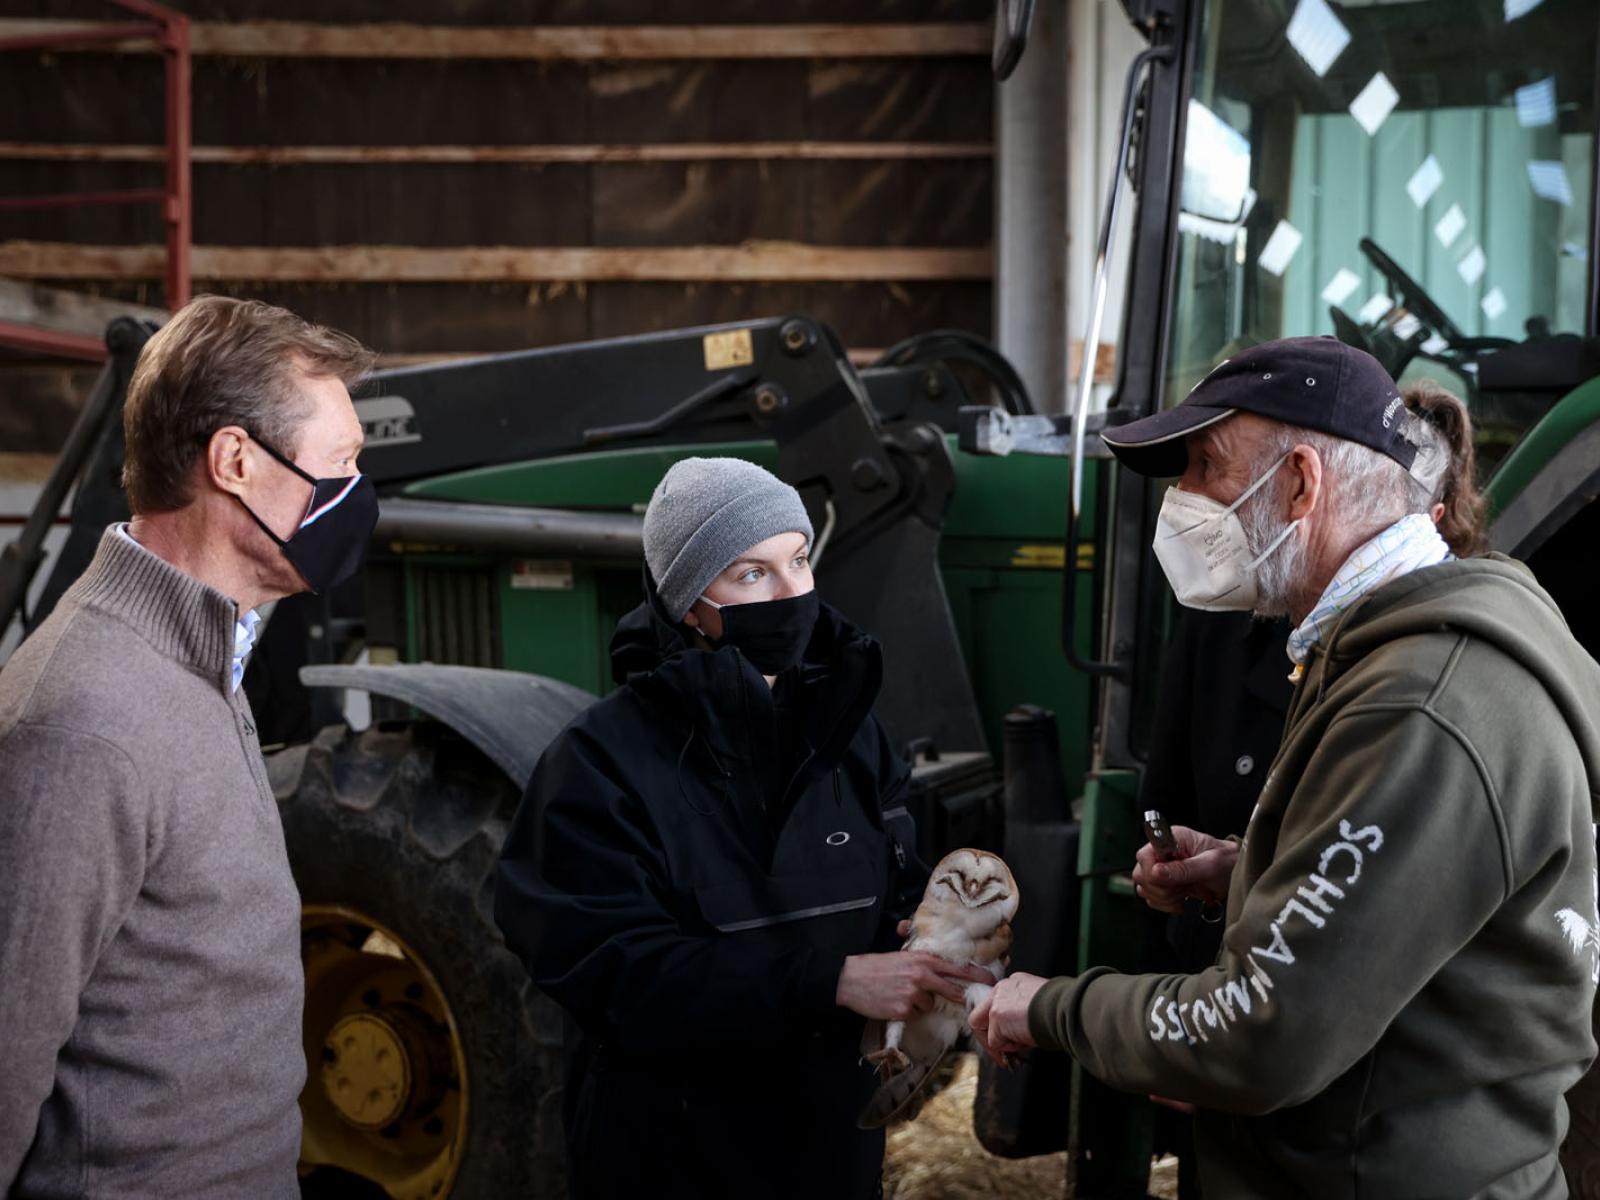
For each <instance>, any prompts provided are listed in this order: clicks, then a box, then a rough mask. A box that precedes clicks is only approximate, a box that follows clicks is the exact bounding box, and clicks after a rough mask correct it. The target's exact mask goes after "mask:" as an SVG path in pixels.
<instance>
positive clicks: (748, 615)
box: [700, 588, 818, 675]
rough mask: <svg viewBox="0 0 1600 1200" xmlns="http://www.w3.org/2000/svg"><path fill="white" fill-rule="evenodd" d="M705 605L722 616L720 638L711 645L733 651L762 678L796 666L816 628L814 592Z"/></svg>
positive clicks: (707, 601) (713, 602)
mask: <svg viewBox="0 0 1600 1200" xmlns="http://www.w3.org/2000/svg"><path fill="white" fill-rule="evenodd" d="M700 599H702V600H705V599H706V598H705V597H704V596H701V597H700ZM706 603H707V604H709V605H711V607H712V608H715V609H717V611H719V612H720V613H721V614H722V636H721V637H720V638H718V639H717V641H716V643H715V644H716V645H717V646H734V647H736V648H737V649H738V651H739V653H741V654H743V655H744V656H745V657H746V658H748V659H749V660H750V665H751V666H753V667H755V669H756V670H758V671H760V672H761V673H762V674H763V675H778V674H781V673H782V672H784V671H787V670H788V669H789V668H790V667H792V666H794V665H795V664H796V663H797V662H799V661H800V656H801V655H802V654H804V653H805V652H806V645H807V644H808V643H809V642H810V641H811V632H812V630H813V629H815V628H816V624H817V604H818V600H817V593H816V589H815V588H813V589H812V590H811V591H809V592H806V593H804V594H803V595H799V596H787V597H785V598H784V599H782V600H760V601H757V602H756V603H754V604H717V603H716V602H715V601H714V600H706Z"/></svg>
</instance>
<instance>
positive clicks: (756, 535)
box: [495, 458, 992, 1200]
mask: <svg viewBox="0 0 1600 1200" xmlns="http://www.w3.org/2000/svg"><path fill="white" fill-rule="evenodd" d="M811 540H812V530H811V523H810V521H809V519H808V518H807V516H806V511H805V507H804V505H802V504H801V502H800V497H799V494H798V493H797V492H795V490H794V489H793V488H791V487H789V486H788V485H787V484H785V483H783V482H782V481H780V480H778V479H777V478H776V477H774V476H773V475H771V474H770V473H768V472H767V471H765V470H763V469H762V468H760V467H758V466H755V465H753V464H751V463H746V462H741V461H739V460H737V459H698V458H692V459H686V460H684V461H682V462H680V463H678V464H676V465H675V466H674V467H673V468H672V469H671V470H670V471H668V472H667V475H666V477H665V478H664V479H663V480H662V481H661V484H660V486H659V487H657V489H656V492H655V495H654V496H653V497H652V498H651V501H650V505H649V508H648V509H647V511H646V513H645V524H644V542H645V559H646V562H647V564H648V566H649V573H648V575H647V577H646V588H645V590H646V595H645V600H644V603H643V604H641V605H640V606H639V608H637V609H635V610H634V611H633V612H632V613H630V614H629V615H628V616H627V617H625V618H624V619H623V621H622V622H621V624H620V625H619V626H618V628H617V634H616V637H615V638H614V639H613V641H612V663H613V672H614V675H615V677H616V680H617V682H618V683H619V684H620V685H621V686H620V687H618V689H617V690H616V691H614V692H613V693H612V694H611V695H610V696H608V697H606V698H605V699H604V700H601V701H600V702H599V703H597V704H595V705H594V706H593V707H591V708H590V709H588V710H587V711H586V712H584V713H583V714H581V715H580V716H578V717H577V718H576V719H575V720H574V721H573V723H572V724H571V725H570V726H569V727H568V728H567V730H566V731H565V732H564V733H562V734H561V735H560V736H559V737H558V738H557V739H556V740H555V741H554V742H552V743H551V745H550V747H549V749H548V750H546V752H545V754H544V756H543V758H542V759H541V760H540V762H539V765H538V767H537V769H536V770H535V771H534V774H533V777H532V779H531V780H530V782H529V785H528V793H527V796H526V798H525V799H524V801H523V805H522V808H521V811H520V812H519V813H518V815H517V818H516V821H515V822H514V824H513V826H512V829H511V832H510V834H509V836H508V837H507V839H506V843H505V849H504V852H503V855H502V858H501V862H500V868H499V872H498V876H497V887H496V895H495V917H496V920H497V921H498V923H499V924H500V927H501V929H502V930H503V931H504V933H505V936H506V941H507V943H508V944H509V945H510V946H511V947H512V949H513V950H515V951H516V952H517V954H518V955H519V956H520V957H521V958H522V960H523V962H524V963H525V964H526V966H527V968H528V973H529V975H530V977H531V978H532V980H533V982H534V983H535V984H536V985H537V986H538V987H539V988H541V989H542V990H543V991H544V992H546V993H547V994H548V995H550V996H551V997H553V998H554V999H555V1000H556V1001H557V1002H558V1003H560V1004H561V1005H562V1007H563V1008H564V1009H565V1010H566V1012H567V1015H568V1018H569V1020H568V1026H567V1042H566V1058H567V1070H566V1095H565V1098H564V1116H565V1122H566V1132H567V1151H568V1162H569V1169H570V1173H571V1188H572V1194H573V1196H574V1197H576V1200H594V1198H611V1197H618V1198H621V1197H629V1198H632V1197H640V1196H650V1197H659V1198H674V1197H686V1198H687V1197H695V1198H696V1200H715V1198H718V1197H735V1196H737V1197H748V1196H751V1195H761V1196H764V1197H797V1198H798V1197H806V1198H807V1200H811V1198H815V1197H824V1196H825V1197H829V1198H830V1200H833V1198H837V1200H856V1198H859V1200H871V1198H873V1197H875V1196H877V1195H878V1194H879V1176H880V1172H881V1169H882V1160H883V1133H882V1131H881V1130H862V1129H859V1128H857V1116H858V1114H859V1113H860V1112H861V1110H862V1106H863V1104H864V1103H865V1102H866V1100H867V1098H868V1097H869V1096H870V1095H871V1094H872V1092H873V1089H874V1084H875V1077H874V1074H873V1071H872V1069H871V1067H870V1066H867V1065H864V1064H862V1062H861V1060H860V1054H861V1051H860V1042H861V1036H862V1027H863V1018H872V1019H876V1020H881V1021H904V1020H906V1019H908V1018H910V1017H913V1016H915V1015H916V1014H918V1013H921V1012H926V1011H928V1010H929V1009H931V1008H932V1007H933V1005H934V1002H935V998H936V997H944V998H945V999H948V1000H951V1001H953V1002H955V1003H956V1004H960V1003H961V1001H962V998H963V996H964V989H965V985H966V984H967V983H972V982H976V983H987V982H992V976H990V975H989V974H988V973H987V972H985V971H982V970H979V969H977V968H974V967H971V966H960V965H956V964H954V963H951V962H948V961H946V960H945V959H943V958H940V957H937V956H936V955H933V954H926V953H905V952H900V951H899V950H898V949H897V948H898V947H899V945H900V938H899V937H898V936H897V935H896V932H895V930H896V925H897V924H898V923H899V922H900V921H901V920H902V919H903V918H905V917H907V916H909V915H910V913H911V911H912V909H913V908H915V906H916V904H917V901H918V900H919V898H920V897H921V895H922V891H923V885H924V883H925V882H926V881H927V878H928V872H927V868H926V867H925V866H923V865H922V864H921V863H920V862H918V861H917V859H916V856H915V853H914V849H913V847H914V845H915V830H914V828H913V826H912V822H911V819H910V817H909V815H908V814H907V812H906V809H905V806H904V803H903V800H902V792H903V790H904V788H905V786H906V781H907V779H908V778H909V770H908V768H907V766H906V764H905V763H904V762H903V761H902V760H901V759H900V758H899V756H898V755H896V754H895V752H894V751H893V750H892V749H891V748H890V746H889V742H888V739H887V737H886V736H885V734H884V732H883V729H882V728H881V726H879V724H878V722H877V721H876V719H875V718H874V717H873V716H872V703H873V700H874V698H875V697H876V695H877V691H878V687H879V684H880V682H881V679H882V660H881V656H880V653H879V649H878V645H877V643H876V642H874V641H873V640H872V639H871V638H869V637H867V636H866V635H865V634H863V633H861V632H860V631H859V630H857V629H855V628H853V627H852V626H851V625H850V624H849V623H848V622H847V621H846V620H845V619H844V618H843V617H842V616H841V615H840V614H839V613H837V612H835V611H834V610H833V609H831V608H829V607H828V606H827V605H825V604H822V603H820V602H819V600H818V598H817V594H816V591H815V589H814V586H813V582H812V578H811V568H810V563H809V552H810V548H811Z"/></svg>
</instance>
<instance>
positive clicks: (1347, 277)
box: [1322, 267, 1361, 305]
mask: <svg viewBox="0 0 1600 1200" xmlns="http://www.w3.org/2000/svg"><path fill="white" fill-rule="evenodd" d="M1360 286H1361V276H1359V275H1357V274H1356V273H1355V272H1354V271H1352V270H1350V268H1348V267H1340V268H1339V270H1338V272H1337V273H1336V274H1335V275H1334V277H1333V278H1332V279H1330V280H1328V286H1327V287H1325V288H1323V289H1322V300H1323V303H1325V304H1333V305H1339V304H1343V303H1344V302H1345V301H1346V300H1348V299H1350V293H1351V292H1353V291H1355V290H1356V289H1357V288H1358V287H1360Z"/></svg>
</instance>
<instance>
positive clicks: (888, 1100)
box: [856, 1046, 950, 1129]
mask: <svg viewBox="0 0 1600 1200" xmlns="http://www.w3.org/2000/svg"><path fill="white" fill-rule="evenodd" d="M949 1051H950V1047H949V1046H945V1047H944V1048H943V1049H941V1050H939V1051H938V1052H937V1053H936V1054H933V1055H931V1056H928V1057H922V1056H912V1057H911V1059H910V1062H909V1063H908V1065H907V1066H906V1067H904V1068H903V1069H902V1070H900V1071H899V1072H897V1073H896V1074H894V1075H891V1076H890V1077H889V1078H888V1079H886V1080H884V1081H883V1082H882V1083H881V1084H879V1085H878V1090H877V1091H875V1092H873V1093H872V1099H870V1100H868V1101H867V1106H866V1107H865V1108H863V1109H862V1110H861V1116H860V1117H859V1118H858V1119H857V1120H856V1126H857V1128H860V1129H878V1128H881V1127H882V1126H884V1125H887V1124H888V1123H889V1122H890V1121H892V1120H894V1119H895V1117H897V1116H899V1115H901V1114H902V1113H904V1112H905V1111H906V1110H907V1109H908V1108H909V1107H910V1105H911V1102H912V1100H913V1099H915V1097H916V1095H917V1093H918V1092H920V1091H921V1090H922V1089H923V1088H924V1087H926V1086H927V1084H928V1081H929V1080H930V1079H932V1078H933V1073H934V1071H935V1070H937V1069H938V1066H939V1064H940V1063H941V1062H943V1061H944V1056H945V1055H946V1054H948V1053H949Z"/></svg>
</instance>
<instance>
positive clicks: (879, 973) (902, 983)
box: [834, 950, 994, 1021]
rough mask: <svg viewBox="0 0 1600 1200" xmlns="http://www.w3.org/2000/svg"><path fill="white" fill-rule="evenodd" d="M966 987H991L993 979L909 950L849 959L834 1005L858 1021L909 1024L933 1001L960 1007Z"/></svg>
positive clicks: (977, 970)
mask: <svg viewBox="0 0 1600 1200" xmlns="http://www.w3.org/2000/svg"><path fill="white" fill-rule="evenodd" d="M968 983H987V984H993V983H994V976H993V975H991V974H990V973H989V972H988V971H985V970H984V969H983V968H982V967H973V966H966V965H963V964H960V963H953V962H946V961H945V960H944V959H942V958H940V957H938V956H937V955H934V954H922V953H919V952H916V951H911V950H893V951H890V952H889V953H887V954H853V955H851V956H850V957H849V958H847V959H845V960H844V969H843V970H842V971H840V972H839V987H838V990H837V991H836V992H835V993H834V1001H835V1003H837V1004H838V1005H839V1007H840V1008H848V1009H849V1010H850V1011H851V1012H854V1013H860V1014H861V1015H862V1016H863V1017H871V1018H874V1019H876V1020H879V1021H909V1020H910V1019H911V1018H912V1017H914V1016H916V1015H917V1014H918V1013H924V1012H927V1011H928V1010H929V1009H930V1008H932V1007H933V1002H934V998H935V997H936V996H943V997H944V998H945V999H946V1000H949V1001H950V1002H951V1003H953V1004H965V1003H966V997H967V989H966V984H968Z"/></svg>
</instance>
